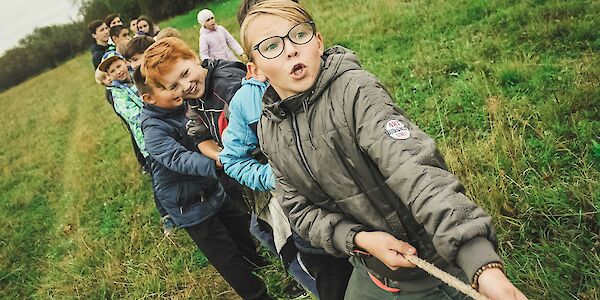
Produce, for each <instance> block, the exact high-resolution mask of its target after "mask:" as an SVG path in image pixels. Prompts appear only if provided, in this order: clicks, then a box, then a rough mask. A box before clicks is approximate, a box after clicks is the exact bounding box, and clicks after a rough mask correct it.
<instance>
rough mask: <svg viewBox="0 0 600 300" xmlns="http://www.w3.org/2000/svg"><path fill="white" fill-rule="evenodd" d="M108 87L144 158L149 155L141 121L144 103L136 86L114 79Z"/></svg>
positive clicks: (114, 103)
mask: <svg viewBox="0 0 600 300" xmlns="http://www.w3.org/2000/svg"><path fill="white" fill-rule="evenodd" d="M107 89H108V90H109V91H110V93H111V95H112V97H113V105H114V108H115V111H116V112H117V113H118V114H119V115H120V116H121V117H122V118H123V119H124V120H125V121H126V122H127V126H128V127H129V131H130V132H131V134H132V135H133V138H134V139H135V142H136V144H137V145H138V147H139V148H140V152H142V155H144V158H146V157H148V151H146V147H145V144H144V135H143V134H142V127H141V123H140V113H141V111H142V107H143V106H144V103H143V102H142V99H141V98H140V96H139V93H138V90H137V88H136V86H135V85H128V84H123V83H121V82H118V81H113V83H112V86H110V87H108V88H107Z"/></svg>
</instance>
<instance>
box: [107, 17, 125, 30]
mask: <svg viewBox="0 0 600 300" xmlns="http://www.w3.org/2000/svg"><path fill="white" fill-rule="evenodd" d="M104 24H106V26H108V28H112V27H114V26H117V25H121V26H123V22H121V16H120V15H119V14H110V15H108V16H106V18H104Z"/></svg>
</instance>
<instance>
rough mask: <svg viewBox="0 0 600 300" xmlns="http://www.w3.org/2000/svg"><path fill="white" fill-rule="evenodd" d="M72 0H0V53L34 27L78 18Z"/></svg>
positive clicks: (13, 44) (15, 43)
mask: <svg viewBox="0 0 600 300" xmlns="http://www.w3.org/2000/svg"><path fill="white" fill-rule="evenodd" d="M75 3H76V2H75V1H74V0H0V8H1V9H0V55H1V54H2V53H4V51H5V50H7V49H9V48H12V47H14V46H16V45H17V43H18V42H19V40H20V39H22V38H23V37H25V36H26V35H27V34H29V33H32V32H33V29H34V28H36V27H44V26H48V25H53V24H63V23H68V22H70V21H71V20H74V19H76V18H78V16H77V14H78V8H77V5H76V4H75Z"/></svg>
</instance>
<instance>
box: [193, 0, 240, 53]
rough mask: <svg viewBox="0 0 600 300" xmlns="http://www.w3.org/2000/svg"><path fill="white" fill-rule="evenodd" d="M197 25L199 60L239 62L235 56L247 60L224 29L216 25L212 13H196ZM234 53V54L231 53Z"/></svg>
mask: <svg viewBox="0 0 600 300" xmlns="http://www.w3.org/2000/svg"><path fill="white" fill-rule="evenodd" d="M197 17H198V23H199V24H200V36H199V39H198V40H199V49H200V59H202V60H204V59H223V60H229V61H240V60H239V59H238V58H237V57H236V56H235V54H237V55H239V56H241V57H242V60H243V61H246V60H247V57H246V55H245V54H244V51H243V50H242V47H241V46H240V44H239V43H238V42H237V41H236V40H235V38H234V37H233V36H231V34H230V33H229V31H227V29H225V27H223V26H221V25H218V24H217V21H216V20H215V16H214V15H213V13H212V11H210V10H208V9H203V10H201V11H200V12H198V16H197ZM232 50H233V51H235V54H234V53H233V51H232Z"/></svg>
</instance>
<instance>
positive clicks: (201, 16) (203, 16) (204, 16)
mask: <svg viewBox="0 0 600 300" xmlns="http://www.w3.org/2000/svg"><path fill="white" fill-rule="evenodd" d="M214 17H215V15H213V13H212V11H210V10H208V9H203V10H201V11H200V12H198V24H200V26H204V23H205V22H206V21H208V19H210V18H214Z"/></svg>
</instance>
